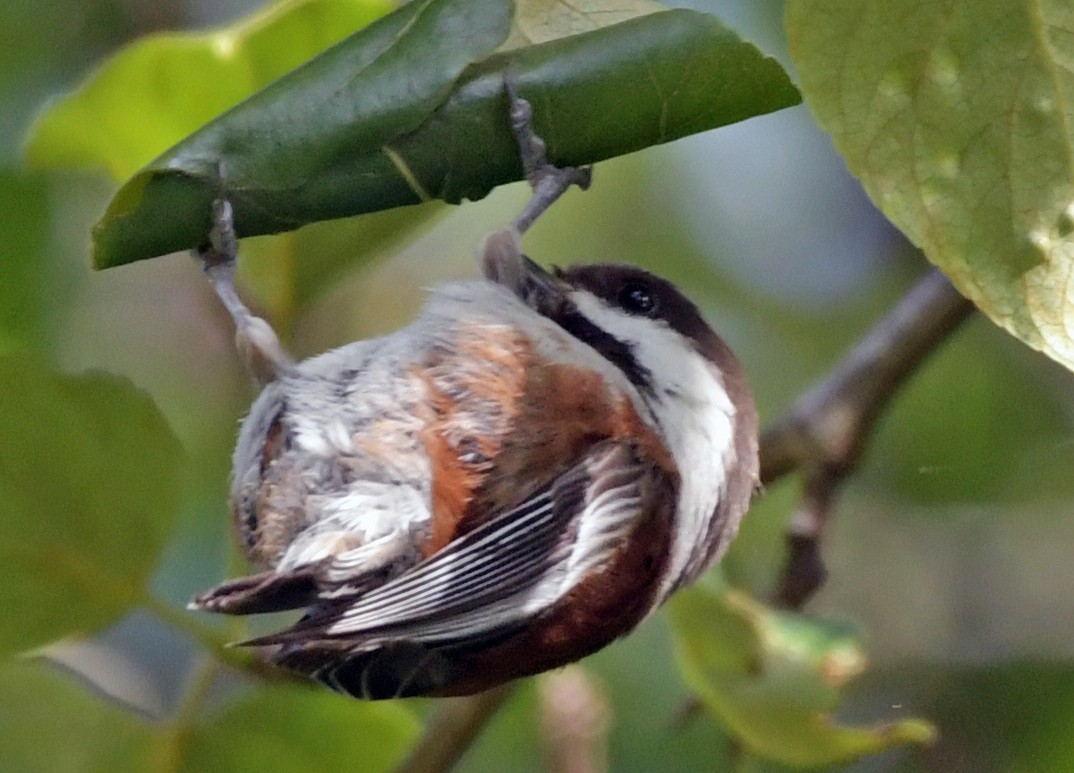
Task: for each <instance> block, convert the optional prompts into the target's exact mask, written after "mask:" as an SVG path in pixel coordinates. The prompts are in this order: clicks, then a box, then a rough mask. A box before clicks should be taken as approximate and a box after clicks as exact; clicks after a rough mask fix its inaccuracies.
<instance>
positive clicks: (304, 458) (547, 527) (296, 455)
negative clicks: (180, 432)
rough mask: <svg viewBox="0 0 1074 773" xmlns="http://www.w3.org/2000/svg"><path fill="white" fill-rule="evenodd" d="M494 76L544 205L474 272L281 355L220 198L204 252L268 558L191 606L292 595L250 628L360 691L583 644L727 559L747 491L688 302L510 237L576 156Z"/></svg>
mask: <svg viewBox="0 0 1074 773" xmlns="http://www.w3.org/2000/svg"><path fill="white" fill-rule="evenodd" d="M507 91H508V94H509V97H510V100H511V113H510V115H511V123H512V128H513V130H514V132H515V135H516V137H517V139H518V141H519V146H520V150H521V155H522V160H523V166H524V168H525V169H526V172H527V178H528V179H529V180H530V182H531V184H532V185H533V187H534V196H533V199H532V200H531V201H530V203H529V204H528V205H527V207H526V209H525V210H524V211H523V213H522V214H521V215H519V217H518V218H516V220H515V221H514V223H513V224H512V225H511V226H509V227H507V228H505V229H503V230H500V231H498V232H495V233H493V234H492V235H491V236H489V237H488V238H487V240H486V243H485V245H484V248H483V251H482V256H481V268H482V271H483V273H484V277H485V278H484V280H483V281H482V280H479V281H471V282H463V283H458V284H451V285H447V286H444V287H440V288H439V289H437V290H436V291H435V292H434V293H433V294H432V295H431V297H430V298H429V300H428V302H427V303H426V305H425V307H424V309H423V310H422V312H421V313H420V315H419V316H418V318H417V319H416V320H415V321H414V322H413V323H412V324H410V325H409V326H408V327H406V328H404V329H402V330H399V331H397V332H396V333H393V334H391V335H389V336H385V337H384V338H379V339H375V340H371V341H358V342H355V343H352V344H348V345H346V346H343V347H340V348H338V349H335V350H333V351H329V352H326V353H325V354H322V355H320V356H317V357H313V358H311V359H308V360H305V361H304V362H301V363H298V364H294V363H292V362H291V360H290V359H288V358H287V356H286V355H285V354H284V353H283V352H282V350H281V349H280V346H279V343H278V341H277V339H276V336H275V334H274V333H273V332H272V330H271V328H270V327H269V326H268V325H267V323H265V322H264V321H263V320H261V319H258V318H256V317H254V316H252V315H251V314H250V312H249V311H247V309H246V308H245V306H243V304H242V302H241V301H240V300H239V298H238V295H237V294H236V293H235V290H234V286H233V284H232V275H233V269H234V257H235V236H234V231H233V228H232V226H231V216H230V207H229V206H228V204H227V202H226V201H225V200H220V201H218V202H217V203H216V213H215V216H216V221H217V225H216V227H215V228H214V232H213V235H212V239H211V241H212V245H213V246H212V247H211V248H209V249H207V250H205V251H204V252H203V253H202V258H203V260H204V261H205V268H206V272H207V273H208V275H209V276H210V279H212V281H213V282H214V284H215V286H216V289H217V292H218V294H219V295H220V297H221V298H222V300H223V301H224V303H225V305H226V306H227V307H228V309H229V311H231V313H232V316H233V317H234V318H235V320H236V323H237V328H238V332H237V340H238V342H239V345H240V349H242V350H243V351H244V352H245V354H246V356H247V360H248V363H249V364H250V367H251V370H252V371H253V372H254V373H255V375H257V376H258V377H259V378H260V379H261V380H262V381H263V382H264V383H265V386H264V389H263V391H262V392H261V395H260V396H259V397H258V398H257V400H256V402H255V403H254V405H253V407H252V408H251V410H250V414H249V416H247V417H246V420H245V421H244V422H243V425H242V429H241V431H240V433H239V440H238V445H237V448H236V449H235V455H234V471H233V480H232V487H231V501H230V504H231V511H232V515H233V518H234V522H235V528H236V530H237V532H238V535H239V539H240V540H241V542H242V546H243V548H244V549H245V551H246V555H247V556H248V557H249V559H250V560H251V561H252V562H253V563H254V564H255V565H256V566H257V567H259V568H260V569H261V572H260V573H258V574H254V575H251V576H248V577H242V578H239V579H235V580H231V581H229V582H226V583H224V584H222V585H220V586H218V587H217V588H214V589H213V590H210V591H209V592H207V593H205V594H203V595H200V596H198V597H197V598H195V599H194V601H193V602H192V606H193V607H195V608H200V609H207V610H212V611H214V612H224V613H228V614H251V613H259V612H275V611H279V610H286V609H299V608H302V609H305V615H304V616H303V617H302V618H301V619H300V620H299V621H298V622H297V623H295V624H294V625H293V626H291V627H290V628H288V629H286V630H284V631H280V632H279V633H275V634H271V635H268V636H262V637H260V638H257V639H253V640H251V641H247V642H244V644H248V645H273V646H274V647H275V650H274V654H273V655H272V659H273V660H274V661H275V662H276V663H278V664H279V665H281V666H283V667H285V668H288V669H292V670H295V671H298V672H300V673H303V674H306V675H308V676H310V677H312V678H314V679H317V680H320V681H321V682H323V683H325V684H326V685H328V686H329V687H331V688H333V689H335V690H337V691H339V692H343V693H347V694H350V695H353V696H356V697H361V698H371V699H376V698H394V697H405V696H416V695H434V696H444V695H465V694H470V693H474V692H478V691H481V690H484V689H487V688H489V687H492V686H494V685H497V684H500V683H503V682H506V681H508V680H511V679H515V678H518V677H522V676H526V675H530V674H536V673H539V672H541V671H545V670H548V669H552V668H556V667H558V666H562V665H564V664H566V663H569V662H571V661H574V660H577V659H578V658H581V657H584V656H586V655H589V654H590V653H592V652H595V651H596V650H598V649H600V648H602V647H604V646H605V645H607V644H608V643H609V642H611V641H613V640H614V639H616V638H618V637H620V636H622V635H624V634H626V633H628V632H629V631H631V630H632V629H633V628H634V627H635V626H636V625H637V624H638V623H639V622H640V621H641V620H642V619H643V618H645V616H646V615H648V614H649V613H650V612H652V611H653V610H654V609H656V608H657V607H658V606H659V605H660V604H661V603H663V602H664V601H665V600H666V599H667V598H668V596H670V595H671V594H672V593H673V592H674V591H675V590H676V589H677V588H680V587H682V586H683V585H685V584H686V583H689V582H691V581H692V580H694V579H695V578H696V577H697V576H698V575H699V574H700V573H701V572H703V571H704V570H705V569H706V568H707V567H709V566H710V565H711V564H712V563H713V562H715V561H716V560H717V559H718V558H719V557H720V555H721V554H722V553H723V551H724V550H725V549H726V547H727V545H728V542H729V541H730V540H731V538H732V537H733V536H734V534H735V532H736V531H737V529H738V524H739V521H740V520H741V518H742V516H743V514H744V513H745V511H746V508H747V506H748V504H749V501H750V497H751V495H752V492H753V490H754V487H755V486H756V484H757V479H758V477H757V476H758V461H757V415H756V411H755V409H754V403H753V397H752V395H751V393H750V390H749V388H748V386H747V384H746V380H745V378H744V376H743V373H742V369H741V368H740V366H739V364H738V362H737V361H736V360H735V358H734V355H733V354H732V353H731V351H730V350H729V349H728V348H727V346H726V345H725V344H724V342H723V341H722V340H721V339H720V338H719V337H718V336H717V335H716V334H715V333H714V332H713V331H712V329H711V328H709V327H708V325H707V324H706V323H705V321H704V320H703V319H702V317H701V315H700V313H699V312H698V310H697V308H696V307H695V306H694V305H693V304H692V303H691V302H690V301H689V300H687V299H686V298H685V297H683V295H682V294H681V293H680V292H679V291H678V290H677V289H676V288H675V287H674V286H673V285H672V284H671V283H670V282H668V281H666V280H664V279H661V278H659V277H656V276H653V275H652V274H649V273H647V272H645V271H642V270H640V269H637V268H633V267H628V266H619V265H591V266H577V267H572V268H568V269H562V270H561V269H554V270H553V271H552V272H547V271H545V270H544V269H542V268H541V267H539V266H538V265H537V264H536V263H534V262H533V261H531V260H530V259H529V258H527V257H526V256H525V255H523V253H522V250H521V241H520V240H521V234H522V232H524V231H525V230H526V229H527V228H528V227H529V225H530V224H531V223H532V222H533V220H534V219H535V218H536V216H537V215H539V214H540V212H542V211H543V210H544V209H545V208H546V207H547V206H548V205H549V204H551V203H552V202H553V201H554V200H555V199H556V198H558V196H559V195H560V194H561V193H562V192H563V191H564V190H565V189H566V188H567V187H569V186H570V185H571V184H574V183H578V184H581V185H582V186H583V187H584V186H585V184H587V183H588V174H589V170H588V169H587V168H585V169H574V168H566V169H558V168H556V167H553V166H551V165H549V164H548V163H547V161H546V160H545V157H544V145H543V143H542V142H541V141H540V139H539V138H537V137H536V136H535V135H534V134H533V132H532V128H531V125H530V118H531V110H530V106H529V104H528V103H527V102H526V101H525V100H523V99H521V98H520V97H518V96H517V94H515V93H514V89H513V88H512V87H511V85H510V84H508V88H507Z"/></svg>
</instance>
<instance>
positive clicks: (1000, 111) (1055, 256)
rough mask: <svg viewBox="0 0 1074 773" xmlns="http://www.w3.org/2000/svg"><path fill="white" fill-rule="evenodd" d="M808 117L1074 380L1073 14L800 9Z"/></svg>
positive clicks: (894, 209) (1043, 9)
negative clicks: (1073, 290)
mask: <svg viewBox="0 0 1074 773" xmlns="http://www.w3.org/2000/svg"><path fill="white" fill-rule="evenodd" d="M787 10H788V13H787V28H788V31H789V34H790V39H791V44H792V52H793V54H794V61H795V64H796V65H797V66H798V68H799V72H800V73H801V77H802V86H803V88H804V90H805V93H806V96H807V98H808V100H809V105H810V107H811V108H812V109H813V110H814V112H815V113H816V115H817V119H818V121H819V123H820V124H821V126H822V127H824V128H825V129H826V130H827V131H828V132H830V133H831V135H832V138H833V140H834V141H835V144H836V147H838V148H839V150H840V152H841V153H842V154H843V156H844V157H845V158H846V160H847V164H848V165H849V166H850V168H851V170H852V171H853V172H854V173H855V174H856V175H857V176H858V177H859V178H860V179H861V180H862V182H863V184H864V185H865V189H866V190H867V191H868V192H869V195H870V196H871V197H872V198H873V201H875V202H876V204H877V206H879V207H880V209H881V210H883V212H884V213H885V214H886V215H887V216H888V217H889V218H891V221H892V222H893V223H895V225H897V226H898V227H899V228H900V229H901V230H902V232H903V233H905V234H906V235H907V236H908V237H909V238H910V239H911V240H912V241H913V242H914V243H915V244H918V245H920V246H921V248H922V249H923V250H924V251H925V254H926V255H927V256H928V258H929V260H931V261H932V262H934V263H935V264H936V265H938V266H939V267H940V268H942V269H943V270H944V272H945V273H946V274H947V275H948V276H949V277H950V278H951V280H952V281H953V282H954V284H955V285H956V286H957V287H958V288H959V290H960V291H961V292H962V293H963V294H964V295H966V296H967V297H968V298H970V299H971V300H973V301H974V303H976V304H977V306H978V307H979V308H980V309H981V310H983V311H984V312H985V313H986V314H987V315H988V316H989V317H990V318H991V319H992V320H994V321H995V322H996V323H998V324H1000V325H1002V326H1003V327H1004V328H1006V329H1007V330H1009V331H1011V332H1012V333H1014V334H1015V335H1016V336H1018V337H1019V338H1021V339H1022V340H1023V341H1025V342H1026V343H1028V344H1029V345H1030V346H1033V347H1034V348H1037V349H1040V350H1041V351H1043V352H1045V353H1046V354H1048V355H1049V356H1051V357H1054V358H1055V359H1056V360H1058V361H1059V362H1062V363H1064V364H1065V365H1066V366H1067V367H1069V368H1074V300H1072V299H1071V297H1070V293H1069V284H1070V276H1071V273H1072V272H1074V163H1072V161H1074V132H1072V130H1071V125H1072V122H1074V101H1072V97H1074V48H1072V47H1071V45H1070V35H1071V32H1070V31H1071V29H1072V28H1074V7H1072V6H1071V5H1070V3H1068V2H1065V0H1043V2H1033V3H1028V2H1024V0H987V1H986V2H972V3H971V2H956V3H951V4H946V5H945V4H939V3H921V2H919V1H918V0H872V2H861V1H860V0H791V1H790V2H789V3H788V9H787Z"/></svg>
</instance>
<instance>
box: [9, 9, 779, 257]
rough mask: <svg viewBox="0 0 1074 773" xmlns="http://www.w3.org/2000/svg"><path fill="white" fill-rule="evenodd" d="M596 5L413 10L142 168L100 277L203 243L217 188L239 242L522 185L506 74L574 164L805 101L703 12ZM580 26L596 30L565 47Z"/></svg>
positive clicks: (116, 211)
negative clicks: (109, 269)
mask: <svg viewBox="0 0 1074 773" xmlns="http://www.w3.org/2000/svg"><path fill="white" fill-rule="evenodd" d="M603 5H607V3H604V4H594V5H593V6H592V7H591V8H590V7H589V6H579V9H578V10H574V11H572V10H571V9H570V7H569V6H562V5H558V4H556V3H544V2H530V3H528V4H523V5H522V6H521V7H520V10H519V18H518V19H517V20H516V22H515V24H514V25H513V26H512V24H511V21H512V15H513V14H514V12H515V6H514V4H512V3H511V2H510V1H509V0H415V2H412V3H410V4H408V5H405V6H403V7H402V8H400V9H399V10H397V11H396V12H394V13H392V14H390V15H388V16H386V17H384V18H382V19H380V20H378V21H377V22H374V23H373V24H371V25H370V26H368V27H367V28H365V29H363V30H362V31H360V32H359V33H357V34H355V35H353V36H352V37H350V38H348V39H347V40H346V41H344V42H342V43H340V44H339V45H337V46H335V47H333V48H331V49H329V50H328V51H325V52H324V53H323V54H321V55H320V56H318V57H316V58H315V59H313V60H311V61H310V62H308V63H307V64H306V65H304V66H302V67H300V68H298V69H297V70H294V71H293V72H291V73H289V74H288V75H286V76H284V77H283V78H281V79H279V80H277V81H275V82H274V83H272V84H271V85H269V86H268V87H266V88H265V89H263V90H262V91H260V92H258V93H256V94H255V95H253V96H252V97H250V98H249V99H248V100H246V101H245V102H243V103H242V104H240V105H239V106H237V107H236V108H234V109H232V110H231V111H229V112H227V113H225V114H224V115H223V116H221V117H220V118H218V119H217V120H215V121H213V122H212V123H210V124H209V125H207V126H205V127H204V128H203V129H201V130H200V131H198V132H196V133H195V134H193V135H192V136H190V137H189V138H187V139H185V140H183V141H182V142H180V143H179V144H178V145H176V146H175V147H173V148H172V149H171V150H169V151H167V152H166V153H164V155H162V156H161V157H159V158H158V159H157V160H156V161H154V162H152V163H150V164H149V165H148V166H147V167H145V168H144V169H143V170H142V171H140V172H138V173H137V174H136V175H135V176H134V177H133V178H132V179H131V180H130V181H128V182H127V183H126V184H125V185H124V186H123V187H122V188H121V189H120V191H119V192H118V193H117V194H116V196H115V198H114V199H113V201H112V203H111V205H110V206H109V208H108V211H107V212H106V213H105V215H104V216H103V218H102V219H101V221H100V223H99V224H98V226H97V228H96V229H95V235H94V238H95V263H96V264H97V265H98V266H101V267H104V266H111V265H118V264H122V263H127V262H130V261H133V260H139V259H142V258H148V257H152V256H154V255H158V254H162V253H165V252H170V251H174V250H179V249H186V248H189V247H192V246H195V245H197V244H198V243H200V242H202V241H203V240H204V238H205V235H206V233H207V232H208V229H209V213H210V204H211V201H212V199H213V198H214V197H216V196H218V195H220V193H221V191H223V190H226V192H227V195H228V197H229V198H230V199H231V200H232V203H233V204H234V205H235V213H236V224H237V226H238V230H239V232H240V234H241V235H253V234H260V233H275V232H279V231H284V230H290V229H293V228H297V227H298V226H300V225H303V224H305V223H308V222H313V221H318V220H325V219H331V218H335V217H341V216H344V215H351V214H358V213H361V212H370V211H375V210H380V209H386V208H390V207H394V206H400V205H405V204H413V203H417V202H419V201H424V200H427V199H430V198H440V199H444V200H446V201H450V202H458V201H460V200H461V199H463V198H478V197H480V196H483V195H485V194H486V193H487V192H488V191H489V190H490V189H491V188H492V187H494V186H495V185H498V184H500V183H503V182H507V181H510V180H515V179H519V177H520V173H521V169H520V164H519V161H518V152H517V148H516V147H515V145H514V141H513V139H512V137H511V135H510V132H509V130H508V127H507V121H506V101H505V99H504V96H503V87H502V83H503V78H504V74H505V73H506V72H507V71H510V72H511V73H512V74H513V75H514V77H515V79H516V80H517V82H518V84H519V86H520V90H521V91H522V92H523V93H524V94H525V95H526V96H527V97H528V98H530V99H531V100H532V101H533V102H534V104H535V108H536V112H537V129H538V131H539V132H540V133H541V134H542V135H543V136H544V137H545V138H546V140H548V143H549V148H550V155H551V157H552V159H553V160H554V161H556V162H559V163H566V164H571V163H573V164H580V163H589V162H593V161H597V160H600V159H602V158H608V157H610V156H613V155H617V154H621V153H626V152H630V151H633V150H637V149H640V148H643V147H646V146H648V145H652V144H655V143H659V142H666V141H668V140H671V139H675V138H677V137H681V136H683V135H686V134H690V133H693V132H697V131H702V130H704V129H709V128H713V127H715V126H719V125H723V124H726V123H731V122H734V121H738V120H742V119H744V118H747V117H750V116H752V115H757V114H760V113H764V112H769V111H771V110H776V109H779V108H781V107H785V106H787V105H790V104H794V103H795V102H797V101H798V94H797V91H796V90H795V89H794V87H793V86H792V85H791V84H790V82H789V81H788V79H787V77H786V74H785V73H784V72H783V71H782V69H781V68H780V67H779V65H778V64H776V63H775V62H774V61H773V60H771V59H767V58H765V57H763V56H762V55H761V54H760V53H759V52H758V51H757V50H756V49H755V48H754V47H753V46H751V45H749V44H747V43H744V42H743V41H741V40H740V39H739V38H738V37H737V36H735V35H734V34H733V33H731V32H730V31H728V30H727V29H726V28H725V27H723V26H722V25H721V24H720V23H719V22H717V21H716V20H715V19H714V18H712V17H710V16H707V15H704V14H700V13H697V12H693V11H662V12H657V13H649V11H652V10H653V8H654V7H657V6H655V4H653V3H646V2H635V3H633V4H629V3H628V4H626V5H625V6H624V7H623V8H620V9H615V10H614V12H609V11H608V9H607V8H604V7H603ZM637 14H642V16H640V17H637ZM557 15H558V16H562V21H557V20H556V19H557ZM624 17H627V20H626V21H622V22H620V23H617V24H613V25H611V26H602V25H603V24H604V23H605V22H606V18H611V19H612V20H619V19H622V18H624ZM631 17H635V18H631ZM579 29H581V30H588V31H583V32H580V33H579V34H569V35H568V36H567V37H557V36H560V35H563V34H567V33H572V32H575V31H577V30H579ZM534 41H545V42H537V43H534ZM496 49H499V53H496V54H493V51H494V50H496ZM47 120H48V116H46V117H45V119H43V121H46V122H47ZM35 145H36V140H35V139H31V144H30V147H31V149H33V148H34V147H35ZM221 170H222V171H223V177H224V180H223V182H222V181H221V179H220V177H221V175H220V172H221Z"/></svg>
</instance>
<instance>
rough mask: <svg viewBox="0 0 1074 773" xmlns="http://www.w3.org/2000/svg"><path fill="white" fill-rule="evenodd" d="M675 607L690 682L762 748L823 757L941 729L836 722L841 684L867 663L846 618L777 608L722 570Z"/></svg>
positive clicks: (842, 757) (911, 722)
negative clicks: (735, 584) (722, 578)
mask: <svg viewBox="0 0 1074 773" xmlns="http://www.w3.org/2000/svg"><path fill="white" fill-rule="evenodd" d="M670 616H671V621H672V628H673V633H674V636H675V643H676V653H677V657H678V660H679V664H680V667H681V669H682V672H683V674H684V676H685V678H686V681H687V684H688V685H689V686H690V688H691V689H692V690H693V691H694V692H695V693H696V694H697V695H698V697H699V698H700V699H701V700H702V702H703V703H704V704H705V706H706V708H707V709H708V710H709V711H710V712H712V713H713V714H714V715H715V716H716V717H717V718H718V719H719V720H720V721H721V722H722V723H723V724H725V725H726V726H727V727H729V728H730V729H731V731H732V732H733V733H734V734H735V735H736V736H737V737H738V738H739V740H740V741H741V742H742V744H743V745H744V746H745V747H746V748H747V749H749V750H750V751H751V752H753V753H755V754H758V755H760V756H762V757H766V758H768V759H771V760H775V761H777V762H782V763H785V764H790V765H800V766H819V765H827V764H832V763H836V762H845V761H848V760H851V759H854V758H856V757H859V756H861V755H863V754H868V753H872V752H877V751H881V750H883V749H886V748H888V747H890V746H894V745H896V744H901V743H908V742H917V743H922V742H928V741H930V740H931V739H932V737H933V735H934V731H933V729H932V727H931V726H930V725H929V724H928V723H926V722H924V721H922V720H917V719H904V720H900V721H898V722H892V723H887V724H880V725H874V726H870V727H849V726H844V725H840V724H838V723H837V722H836V721H835V719H834V718H833V716H832V712H833V711H834V710H835V709H836V707H837V705H838V702H839V695H840V688H841V687H842V686H843V685H844V684H845V683H846V682H847V681H848V680H850V679H851V678H853V677H854V676H856V675H857V674H858V673H860V672H861V670H862V669H863V668H864V667H865V657H864V654H863V653H862V651H861V649H860V647H859V646H858V643H857V641H856V640H855V638H854V636H853V633H852V631H850V630H849V629H848V628H847V627H846V626H839V625H835V624H833V623H827V622H821V621H818V620H812V619H809V618H806V617H803V616H801V615H797V614H792V613H789V612H780V611H776V610H773V609H770V608H768V607H766V606H764V605H763V604H761V603H759V602H758V601H755V600H754V599H752V598H750V597H749V596H747V595H746V594H744V593H742V592H740V591H736V590H732V589H729V588H727V587H725V586H723V585H722V584H719V583H717V582H716V581H715V580H713V579H710V580H709V581H708V582H707V583H703V584H702V585H699V586H696V587H694V588H692V589H690V590H687V591H683V592H682V593H679V594H678V595H677V596H676V597H675V598H674V599H672V601H671V603H670Z"/></svg>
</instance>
